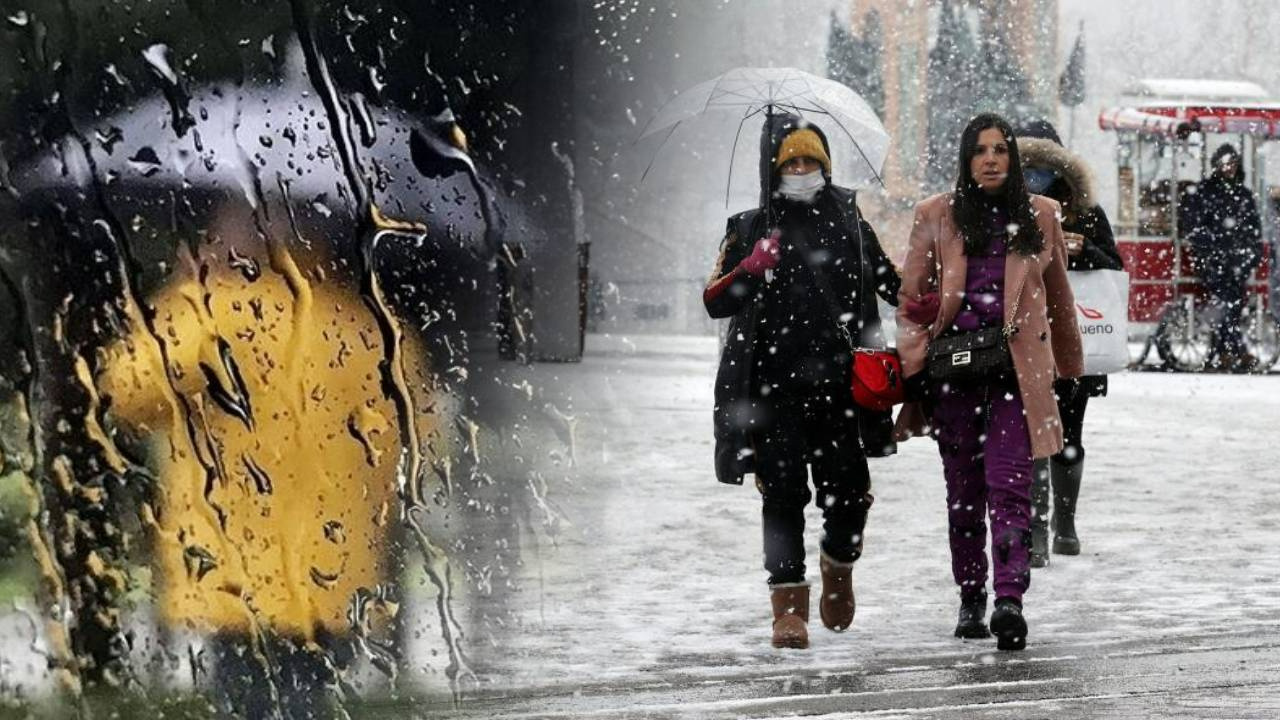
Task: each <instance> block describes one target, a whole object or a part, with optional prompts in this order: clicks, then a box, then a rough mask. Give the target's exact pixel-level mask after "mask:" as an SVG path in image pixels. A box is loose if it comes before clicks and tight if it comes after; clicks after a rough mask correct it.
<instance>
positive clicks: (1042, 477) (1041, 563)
mask: <svg viewBox="0 0 1280 720" xmlns="http://www.w3.org/2000/svg"><path fill="white" fill-rule="evenodd" d="M1048 564H1049V461H1048V460H1036V461H1035V465H1034V469H1033V470H1032V475H1031V567H1033V568H1042V567H1045V566H1046V565H1048Z"/></svg>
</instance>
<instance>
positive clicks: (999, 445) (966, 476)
mask: <svg viewBox="0 0 1280 720" xmlns="http://www.w3.org/2000/svg"><path fill="white" fill-rule="evenodd" d="M934 424H935V427H937V429H938V451H939V452H940V453H941V455H942V470H943V475H944V476H945V477H946V480H947V509H948V510H947V520H948V524H949V526H950V536H951V572H952V575H954V576H955V581H956V584H957V585H959V586H960V595H961V597H962V598H966V599H968V598H974V597H976V596H979V595H981V594H982V593H983V592H984V591H985V588H986V584H987V553H986V543H987V524H986V519H987V516H988V515H990V518H991V556H992V561H993V562H992V564H993V565H994V566H995V578H994V581H993V585H994V588H995V593H996V597H998V598H999V597H1013V598H1018V599H1019V600H1021V599H1022V594H1023V593H1024V592H1026V590H1027V587H1028V586H1029V585H1030V584H1031V569H1030V568H1031V566H1030V562H1029V559H1030V558H1029V552H1030V549H1031V474H1032V469H1031V435H1030V433H1029V432H1028V430H1027V418H1026V416H1025V415H1024V414H1023V410H1022V397H1021V396H1020V395H1019V394H1018V387H1017V384H1016V382H1013V381H1009V382H999V383H993V384H990V385H981V386H971V387H947V388H944V389H943V390H942V392H941V393H940V395H939V397H938V403H937V406H936V407H935V409H934Z"/></svg>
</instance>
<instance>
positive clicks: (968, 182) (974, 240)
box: [951, 113, 1044, 256]
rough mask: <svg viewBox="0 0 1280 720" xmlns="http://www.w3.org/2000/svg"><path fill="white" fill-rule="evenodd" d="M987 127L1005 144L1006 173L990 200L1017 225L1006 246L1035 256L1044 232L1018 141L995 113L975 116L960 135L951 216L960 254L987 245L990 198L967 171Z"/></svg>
mask: <svg viewBox="0 0 1280 720" xmlns="http://www.w3.org/2000/svg"><path fill="white" fill-rule="evenodd" d="M990 128H996V129H997V130H999V131H1000V133H1001V134H1002V135H1004V141H1005V144H1007V145H1008V146H1009V175H1008V176H1007V177H1006V178H1005V181H1004V187H1003V188H1002V189H1001V192H1000V194H999V195H996V196H994V197H993V198H991V199H994V200H995V202H997V203H1003V205H1004V208H1005V211H1006V212H1008V213H1009V222H1010V223H1012V224H1013V225H1017V227H1018V229H1017V232H1015V233H1012V234H1011V235H1010V237H1009V249H1010V250H1013V251H1014V252H1017V253H1019V254H1021V255H1035V254H1037V253H1039V252H1040V251H1041V250H1043V249H1044V235H1043V234H1042V233H1041V232H1040V226H1039V225H1037V224H1036V218H1035V214H1034V213H1033V212H1032V210H1031V195H1030V193H1028V192H1027V181H1026V180H1025V179H1023V177H1022V160H1021V158H1019V157H1018V141H1017V138H1015V137H1014V134H1013V128H1012V127H1011V126H1010V125H1009V123H1008V121H1006V120H1005V119H1004V118H1002V117H1000V116H999V115H996V114H995V113H982V114H981V115H978V116H977V117H975V118H974V119H972V120H970V121H969V124H968V125H967V126H965V129H964V132H963V133H961V134H960V166H959V168H958V170H959V172H958V173H957V174H956V189H955V194H954V195H953V196H952V203H951V217H952V218H953V219H954V220H955V223H956V227H957V228H959V229H960V234H961V235H962V236H963V237H964V254H965V255H970V256H972V255H976V254H978V253H982V252H985V251H986V250H987V247H988V246H989V245H990V244H991V234H990V223H991V220H990V217H989V214H990V211H989V210H988V208H990V206H991V200H988V199H985V198H984V196H985V195H986V193H984V192H983V191H982V188H980V187H978V183H977V182H976V181H975V180H974V179H973V176H972V175H971V174H970V171H969V163H970V161H972V160H973V155H974V151H975V150H976V149H977V146H978V134H979V133H981V132H982V131H983V130H988V129H990Z"/></svg>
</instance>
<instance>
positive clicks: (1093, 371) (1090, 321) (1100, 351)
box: [1067, 270, 1129, 375]
mask: <svg viewBox="0 0 1280 720" xmlns="http://www.w3.org/2000/svg"><path fill="white" fill-rule="evenodd" d="M1067 277H1068V278H1069V279H1070V281H1071V292H1072V293H1073V294H1074V295H1075V296H1076V322H1078V323H1079V324H1080V335H1081V337H1082V339H1083V345H1084V374H1085V375H1106V374H1108V373H1113V372H1120V371H1121V370H1124V369H1125V368H1126V367H1128V365H1129V273H1127V272H1124V271H1123V270H1072V271H1070V272H1068V273H1067Z"/></svg>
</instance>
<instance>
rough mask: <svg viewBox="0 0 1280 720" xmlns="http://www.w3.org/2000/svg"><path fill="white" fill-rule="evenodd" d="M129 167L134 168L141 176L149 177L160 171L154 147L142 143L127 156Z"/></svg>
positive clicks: (158, 157)
mask: <svg viewBox="0 0 1280 720" xmlns="http://www.w3.org/2000/svg"><path fill="white" fill-rule="evenodd" d="M129 167H131V168H133V169H134V170H136V171H137V172H138V174H140V175H142V177H151V176H152V175H155V174H156V173H158V172H160V156H159V155H156V151H155V149H154V148H152V147H151V146H150V145H144V146H142V147H140V148H138V152H136V153H134V154H133V157H131V158H129Z"/></svg>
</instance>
